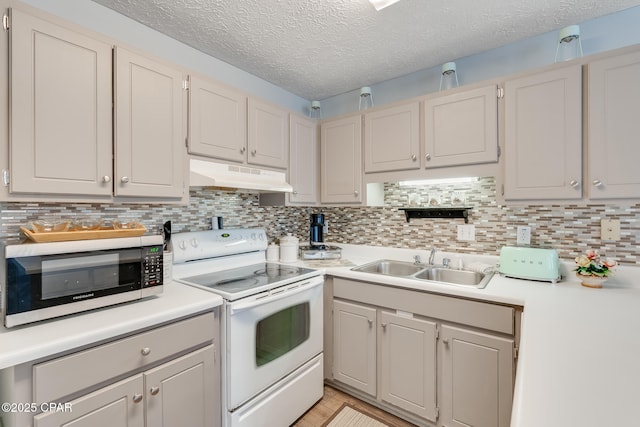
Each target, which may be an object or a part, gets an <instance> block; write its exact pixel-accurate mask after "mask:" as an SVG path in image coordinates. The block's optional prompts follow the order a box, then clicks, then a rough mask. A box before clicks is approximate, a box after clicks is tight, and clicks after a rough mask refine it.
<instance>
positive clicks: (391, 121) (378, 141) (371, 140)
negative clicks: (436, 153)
mask: <svg viewBox="0 0 640 427" xmlns="http://www.w3.org/2000/svg"><path fill="white" fill-rule="evenodd" d="M364 156H365V157H364V158H365V164H364V168H365V172H386V171H394V170H407V169H419V168H420V104H419V102H417V101H416V102H412V103H409V104H403V105H400V106H397V107H392V108H386V109H384V110H379V111H375V112H372V113H366V114H365V115H364Z"/></svg>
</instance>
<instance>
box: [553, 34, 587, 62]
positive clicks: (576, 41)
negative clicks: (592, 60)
mask: <svg viewBox="0 0 640 427" xmlns="http://www.w3.org/2000/svg"><path fill="white" fill-rule="evenodd" d="M581 56H582V41H580V26H579V25H569V26H568V27H564V28H563V29H561V30H560V32H559V33H558V47H557V48H556V60H555V62H558V61H568V60H570V59H575V58H580V57H581Z"/></svg>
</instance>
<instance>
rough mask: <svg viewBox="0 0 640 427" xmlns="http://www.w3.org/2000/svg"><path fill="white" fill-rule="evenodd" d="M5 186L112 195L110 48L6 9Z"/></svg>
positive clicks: (26, 190)
mask: <svg viewBox="0 0 640 427" xmlns="http://www.w3.org/2000/svg"><path fill="white" fill-rule="evenodd" d="M11 21H12V23H11V30H10V39H11V41H10V43H11V61H10V64H11V65H10V67H11V71H10V72H11V100H10V109H11V115H10V118H11V127H10V130H11V137H10V141H11V149H10V150H9V151H10V156H11V157H10V168H11V180H10V182H11V183H10V189H11V192H14V193H45V194H70V195H75V194H85V195H98V196H110V195H111V193H112V183H111V176H112V173H111V172H112V166H111V153H112V148H111V145H112V130H111V129H112V125H111V124H112V118H111V69H112V67H111V50H112V48H111V46H110V45H108V44H106V43H102V42H99V41H97V40H94V39H91V38H89V37H87V36H84V35H82V34H79V33H75V32H73V31H70V30H67V29H66V28H63V27H59V26H57V25H54V24H51V23H49V22H47V21H44V20H41V19H38V18H35V17H32V16H29V15H27V14H25V13H23V12H21V11H18V10H15V9H14V10H12V11H11Z"/></svg>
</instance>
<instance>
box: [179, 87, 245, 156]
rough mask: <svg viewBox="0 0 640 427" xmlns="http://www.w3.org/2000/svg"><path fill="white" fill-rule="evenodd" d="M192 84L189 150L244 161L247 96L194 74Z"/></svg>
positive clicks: (190, 92) (192, 152)
mask: <svg viewBox="0 0 640 427" xmlns="http://www.w3.org/2000/svg"><path fill="white" fill-rule="evenodd" d="M189 83H190V84H189V153H191V154H199V155H202V156H209V157H216V158H219V159H224V160H231V161H235V162H243V161H244V160H245V159H246V151H247V97H246V95H244V94H242V93H240V92H236V91H234V90H231V89H228V88H226V87H225V86H223V85H221V84H218V83H216V82H213V81H211V80H205V79H202V78H200V77H197V76H193V75H192V76H190V81H189Z"/></svg>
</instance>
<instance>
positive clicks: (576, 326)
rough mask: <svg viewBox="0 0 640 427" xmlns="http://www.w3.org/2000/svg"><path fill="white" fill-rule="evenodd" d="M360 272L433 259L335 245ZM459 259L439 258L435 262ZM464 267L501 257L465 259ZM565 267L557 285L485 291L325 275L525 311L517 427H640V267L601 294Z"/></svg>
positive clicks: (518, 284) (512, 283)
mask: <svg viewBox="0 0 640 427" xmlns="http://www.w3.org/2000/svg"><path fill="white" fill-rule="evenodd" d="M337 246H340V247H341V248H342V253H343V259H348V260H350V261H352V262H353V263H354V264H356V265H360V264H364V263H366V262H371V261H374V260H376V259H383V258H389V259H396V260H402V261H413V256H414V255H416V254H419V255H421V258H422V260H423V262H424V261H426V260H427V259H428V252H426V251H417V250H408V249H386V248H379V247H363V246H356V245H344V244H337ZM443 256H449V257H451V256H454V257H455V256H456V255H455V254H443V253H438V254H437V255H436V261H437V262H439V261H440V260H441V259H442V257H443ZM463 259H464V260H465V264H468V263H469V262H474V261H482V262H486V263H495V262H496V261H497V257H481V256H480V257H478V256H465V255H463ZM572 268H573V266H572V264H563V279H562V281H561V282H559V283H556V284H551V283H542V282H532V281H525V280H517V279H509V278H505V277H501V276H499V275H497V274H496V275H495V276H494V277H493V279H492V280H491V281H490V282H489V284H488V285H487V287H486V288H485V289H474V288H468V287H463V286H451V285H438V284H435V283H434V284H431V283H428V282H422V281H416V280H413V279H399V278H390V277H388V276H382V275H376V274H368V273H358V272H354V271H351V270H350V267H327V268H326V269H325V271H326V274H328V275H332V276H339V277H345V278H352V279H359V280H366V281H369V282H377V283H381V284H386V285H394V286H402V287H406V288H414V289H422V290H426V291H430V292H441V293H446V294H449V295H458V296H464V297H470V298H477V299H482V300H491V301H497V302H503V303H509V304H516V305H522V306H524V312H523V321H522V331H521V338H520V353H519V358H518V365H517V372H516V384H515V395H514V403H513V412H512V419H511V426H512V427H543V426H544V427H573V426H575V427H578V426H579V427H602V426H638V425H640V405H639V404H638V398H639V396H640V393H639V390H640V359H639V357H640V332H639V330H640V268H636V267H619V268H618V269H617V271H616V272H615V274H614V275H613V276H612V277H611V278H610V279H609V281H608V282H607V283H606V284H605V285H604V288H602V289H591V288H586V287H584V286H581V285H580V282H579V281H578V279H577V278H576V277H575V274H574V273H573V272H572V271H571V269H572Z"/></svg>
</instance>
